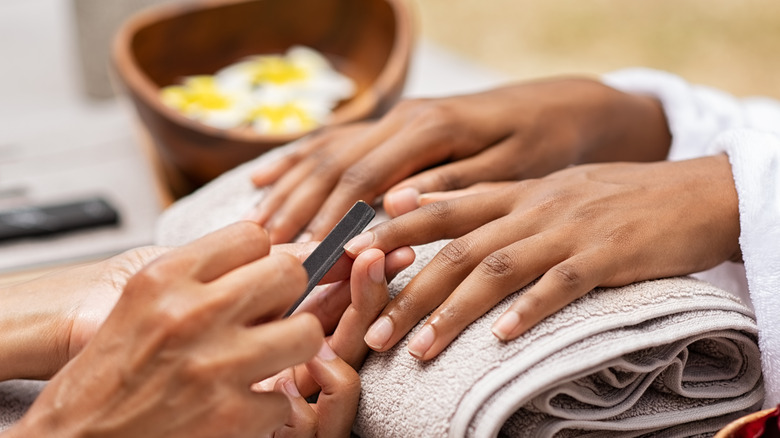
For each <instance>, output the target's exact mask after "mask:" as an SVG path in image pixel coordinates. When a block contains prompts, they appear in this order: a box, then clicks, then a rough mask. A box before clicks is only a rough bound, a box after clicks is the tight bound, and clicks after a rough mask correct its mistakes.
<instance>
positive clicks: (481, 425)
mask: <svg viewBox="0 0 780 438" xmlns="http://www.w3.org/2000/svg"><path fill="white" fill-rule="evenodd" d="M292 147H294V145H290V146H288V147H286V148H282V149H279V150H276V151H273V152H272V153H270V154H268V155H266V156H263V157H261V158H259V159H257V160H255V161H254V162H251V163H247V164H244V165H242V166H239V167H238V168H236V169H234V170H232V171H230V172H228V173H226V174H224V175H222V176H221V177H220V178H218V179H216V180H214V181H213V182H211V183H210V184H208V185H206V186H205V187H203V188H202V189H200V190H199V191H197V192H196V193H194V194H192V195H190V196H189V197H187V198H184V199H182V200H180V201H178V202H177V203H176V204H174V205H173V206H172V207H171V208H169V209H168V210H167V211H166V212H165V213H164V214H163V216H162V217H161V219H160V221H159V222H158V227H157V230H156V236H157V243H159V244H164V245H181V244H184V243H187V242H189V241H191V240H194V239H195V238H197V237H200V236H202V235H204V234H206V233H208V232H210V231H213V230H215V229H218V228H220V227H222V226H225V225H227V224H229V223H232V222H234V221H236V220H238V219H239V218H241V217H242V215H243V214H244V213H246V212H247V211H248V210H249V209H250V208H251V207H252V205H254V204H255V203H256V202H258V201H259V200H260V199H261V198H262V196H263V195H264V191H262V190H257V189H255V188H254V187H252V184H251V183H250V181H249V173H250V172H251V169H253V168H254V167H256V166H258V165H260V164H261V163H263V162H264V161H265V160H271V159H273V158H274V157H276V156H279V155H281V154H284V153H286V152H287V151H289V150H290V149H289V148H292ZM384 219H386V216H385V215H382V214H380V215H378V218H377V219H376V220H377V221H378V220H384ZM444 244H445V242H437V243H434V244H430V245H424V246H419V247H415V251H416V252H417V254H418V258H417V260H416V262H415V264H414V265H413V266H412V267H411V268H409V269H407V270H406V271H404V272H403V273H401V274H400V275H399V276H398V277H397V278H396V279H395V280H394V281H393V283H392V284H391V293H393V294H395V293H397V292H398V291H400V290H401V289H402V288H403V286H404V285H405V284H406V283H407V282H408V281H409V280H410V279H411V278H412V277H413V276H414V275H415V274H416V273H417V272H419V270H420V269H421V268H422V266H423V265H424V264H425V263H427V261H428V260H430V258H431V257H432V256H433V255H434V254H435V253H436V252H437V251H438V249H439V248H441V246H443V245H444ZM520 293H522V291H519V292H518V294H520ZM514 298H516V295H513V296H510V297H508V298H507V299H506V300H504V301H503V302H501V303H500V304H499V305H498V306H497V307H496V308H495V309H493V310H492V311H491V312H489V313H488V314H487V315H485V316H483V317H482V318H480V319H479V320H477V321H476V322H475V323H473V324H471V325H470V326H469V327H468V328H467V329H466V330H465V331H464V333H463V334H462V335H461V336H459V337H458V338H457V339H456V340H455V341H454V342H453V343H452V345H451V346H450V347H448V348H447V349H446V350H445V351H444V352H443V353H442V354H441V355H440V356H439V357H438V358H436V359H435V360H432V361H430V362H426V363H422V362H419V361H417V360H416V359H414V358H412V357H411V356H410V355H409V353H407V352H406V339H404V340H403V341H402V342H400V343H399V344H398V346H397V347H396V348H394V349H392V350H390V351H388V352H385V353H381V354H379V353H371V354H370V355H369V357H368V359H367V361H366V363H365V365H364V366H363V368H362V370H361V378H362V381H363V393H362V396H361V402H360V409H359V412H358V416H357V419H356V422H355V427H354V432H355V433H357V434H358V435H360V436H364V437H395V436H397V437H408V436H476V437H483V436H496V435H499V436H529V437H537V436H551V435H555V434H557V435H558V436H570V435H582V434H583V433H584V434H590V435H592V436H602V435H603V436H615V435H616V433H618V432H619V434H620V435H624V436H637V435H651V436H652V435H653V434H658V435H659V436H693V435H699V434H707V433H709V434H711V433H712V432H714V431H716V430H718V429H719V428H721V427H722V426H724V425H725V424H726V423H728V422H729V421H730V420H732V419H734V418H736V417H738V416H741V415H743V414H744V413H745V412H746V411H751V410H755V409H757V408H758V407H760V406H761V404H762V401H763V395H764V390H763V383H762V378H761V370H760V359H759V352H758V347H757V344H756V333H757V327H756V323H755V320H754V318H753V312H752V311H751V310H750V309H749V308H748V306H746V305H744V304H743V303H741V302H740V300H739V298H737V297H736V296H735V295H734V294H732V293H729V292H727V291H724V290H721V289H719V288H716V287H714V286H712V285H710V284H708V283H706V282H703V281H699V280H696V279H692V278H673V279H665V280H656V281H648V282H643V283H637V284H633V285H630V286H626V287H623V288H615V289H598V290H596V291H593V292H591V293H590V294H587V295H586V296H585V297H583V298H581V299H579V300H578V301H576V302H575V303H573V304H572V305H570V306H568V307H566V308H565V309H564V310H562V311H561V312H558V313H557V314H556V315H554V316H551V317H550V318H547V319H546V320H544V321H543V322H542V323H541V324H539V325H538V326H537V327H535V328H534V329H532V330H531V331H529V332H528V333H526V334H525V335H523V336H522V337H521V338H519V339H517V340H515V341H512V342H507V343H502V342H499V341H498V340H497V339H496V338H495V337H494V336H493V335H492V334H491V332H490V326H491V324H492V322H493V321H495V319H496V318H497V317H498V315H500V314H501V312H502V311H503V310H504V309H506V308H507V307H508V306H509V304H510V303H511V301H512V300H513V299H514ZM418 328H419V326H418ZM418 328H415V329H414V330H412V332H411V333H410V336H411V335H413V334H414V333H415V332H416V330H417V329H418Z"/></svg>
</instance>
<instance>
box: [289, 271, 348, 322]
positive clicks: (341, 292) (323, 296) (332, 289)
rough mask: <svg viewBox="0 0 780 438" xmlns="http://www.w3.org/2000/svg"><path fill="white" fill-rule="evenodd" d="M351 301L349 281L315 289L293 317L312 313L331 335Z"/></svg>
mask: <svg viewBox="0 0 780 438" xmlns="http://www.w3.org/2000/svg"><path fill="white" fill-rule="evenodd" d="M351 301H352V299H351V297H350V293H349V281H339V282H336V283H331V284H326V285H322V286H318V287H316V288H314V290H313V291H312V292H311V294H309V296H308V297H306V299H305V300H304V301H303V303H301V305H300V306H299V307H298V308H297V309H295V312H294V313H293V315H295V314H297V313H299V312H308V313H311V314H312V315H314V316H315V317H317V319H318V320H319V321H320V324H322V329H323V331H324V332H325V333H326V334H330V333H333V330H334V329H335V328H336V325H337V324H338V322H339V319H341V315H342V314H343V313H344V311H345V310H346V309H347V307H348V306H349V304H350V302H351Z"/></svg>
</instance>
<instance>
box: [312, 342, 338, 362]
mask: <svg viewBox="0 0 780 438" xmlns="http://www.w3.org/2000/svg"><path fill="white" fill-rule="evenodd" d="M317 357H319V358H320V359H322V360H324V361H326V362H327V361H331V360H333V359H335V358H336V357H338V356H336V352H335V351H333V349H332V348H330V344H328V341H323V342H322V347H320V351H318V352H317Z"/></svg>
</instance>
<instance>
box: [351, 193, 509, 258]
mask: <svg viewBox="0 0 780 438" xmlns="http://www.w3.org/2000/svg"><path fill="white" fill-rule="evenodd" d="M511 193H512V192H508V191H504V190H501V191H499V192H496V193H489V194H485V195H474V196H466V197H463V198H457V199H451V200H447V201H442V202H436V203H433V204H429V205H426V206H424V207H421V208H419V209H417V210H414V211H411V212H409V213H407V214H404V215H402V216H399V217H397V218H395V219H392V220H389V221H386V222H382V223H380V224H379V225H376V226H375V227H373V228H371V229H370V230H368V231H365V232H363V233H361V234H359V235H357V236H355V237H354V238H353V239H352V240H350V241H349V242H347V244H346V245H344V249H345V251H346V252H347V254H349V255H350V256H352V257H355V256H357V255H358V254H360V253H361V252H362V251H364V250H366V249H368V248H370V247H373V248H378V249H381V250H382V251H384V252H386V253H387V252H389V251H391V250H393V249H395V248H399V247H402V246H414V245H421V244H425V243H430V242H435V241H437V240H441V239H446V238H454V237H458V236H462V235H464V234H466V233H468V232H470V231H472V230H474V229H476V228H478V227H480V226H481V225H483V224H486V223H488V222H491V221H493V220H495V219H497V218H499V217H501V216H504V215H506V214H508V213H509V211H510V208H511V204H510V201H511V198H507V195H511Z"/></svg>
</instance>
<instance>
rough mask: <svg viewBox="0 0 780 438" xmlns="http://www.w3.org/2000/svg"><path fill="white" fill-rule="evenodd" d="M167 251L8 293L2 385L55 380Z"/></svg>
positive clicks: (3, 302)
mask: <svg viewBox="0 0 780 438" xmlns="http://www.w3.org/2000/svg"><path fill="white" fill-rule="evenodd" d="M165 251H167V248H163V247H144V248H138V249H134V250H130V251H127V252H124V253H122V254H120V255H117V256H114V257H112V258H109V259H107V260H104V261H101V262H97V263H92V264H88V265H83V266H79V267H76V268H72V269H67V270H63V271H58V272H55V273H52V274H49V275H46V276H43V277H39V278H36V279H34V280H30V281H27V282H24V283H19V284H14V285H11V286H7V287H5V288H3V290H2V293H0V307H2V308H3V309H4V311H3V314H2V318H0V328H1V329H2V332H3V334H4V335H3V337H2V340H0V352H1V353H0V354H1V355H2V357H4V358H6V359H7V360H4V361H2V362H0V380H7V379H13V378H37V379H48V378H50V377H51V376H53V375H54V374H55V373H56V372H57V371H59V370H60V368H62V367H63V366H64V365H65V364H66V363H67V362H68V361H69V360H71V359H72V358H73V357H75V356H76V354H77V353H78V352H79V351H81V350H82V349H83V348H84V345H86V343H87V342H88V341H89V340H90V339H92V337H93V336H94V334H95V332H96V331H97V329H98V327H99V326H100V324H102V323H103V321H104V320H105V319H106V316H108V314H109V312H110V311H111V309H112V308H113V307H114V304H115V303H116V301H117V299H118V298H119V295H120V294H121V292H122V289H123V288H124V287H125V284H126V283H127V280H128V279H129V278H130V277H131V276H132V275H133V274H135V273H136V272H138V271H139V270H140V269H141V268H142V267H143V266H145V265H146V264H147V263H149V262H150V261H151V260H153V259H155V258H157V257H158V256H159V255H161V254H163V253H164V252H165Z"/></svg>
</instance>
